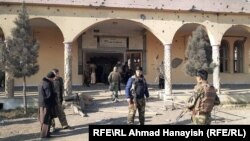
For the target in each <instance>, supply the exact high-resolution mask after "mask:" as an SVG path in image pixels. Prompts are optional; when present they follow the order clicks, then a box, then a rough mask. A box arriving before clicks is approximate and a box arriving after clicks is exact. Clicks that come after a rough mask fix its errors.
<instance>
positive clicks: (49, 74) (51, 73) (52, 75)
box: [47, 71, 55, 78]
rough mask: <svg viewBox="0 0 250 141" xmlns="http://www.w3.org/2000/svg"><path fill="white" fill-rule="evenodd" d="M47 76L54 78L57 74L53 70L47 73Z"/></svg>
mask: <svg viewBox="0 0 250 141" xmlns="http://www.w3.org/2000/svg"><path fill="white" fill-rule="evenodd" d="M47 77H48V78H54V77H55V74H54V73H53V72H52V71H51V72H49V73H48V74H47Z"/></svg>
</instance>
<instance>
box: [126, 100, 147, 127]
mask: <svg viewBox="0 0 250 141" xmlns="http://www.w3.org/2000/svg"><path fill="white" fill-rule="evenodd" d="M145 106H146V103H145V99H144V98H141V99H136V104H134V102H133V101H132V100H131V102H130V103H129V105H128V109H129V112H128V124H134V120H135V114H136V110H137V109H138V112H139V121H140V125H144V122H145Z"/></svg>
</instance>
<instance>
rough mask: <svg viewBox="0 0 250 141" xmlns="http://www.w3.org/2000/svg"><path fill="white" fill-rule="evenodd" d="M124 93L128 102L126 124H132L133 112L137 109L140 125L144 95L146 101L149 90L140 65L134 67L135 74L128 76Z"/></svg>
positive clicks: (143, 117)
mask: <svg viewBox="0 0 250 141" xmlns="http://www.w3.org/2000/svg"><path fill="white" fill-rule="evenodd" d="M125 95H126V98H127V102H128V104H129V105H128V106H129V113H128V124H134V118H135V113H136V110H137V109H138V112H139V121H140V125H144V122H145V105H146V102H145V96H146V101H147V99H148V97H149V92H148V86H147V82H146V79H145V78H144V76H143V75H142V67H136V70H135V75H133V76H131V77H130V78H129V80H128V82H127V85H126V88H125Z"/></svg>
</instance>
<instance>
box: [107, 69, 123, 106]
mask: <svg viewBox="0 0 250 141" xmlns="http://www.w3.org/2000/svg"><path fill="white" fill-rule="evenodd" d="M108 81H109V89H110V91H112V101H114V102H118V100H117V99H118V91H119V90H120V83H121V75H120V73H119V72H118V70H117V67H114V68H113V71H112V72H111V73H110V74H109V76H108Z"/></svg>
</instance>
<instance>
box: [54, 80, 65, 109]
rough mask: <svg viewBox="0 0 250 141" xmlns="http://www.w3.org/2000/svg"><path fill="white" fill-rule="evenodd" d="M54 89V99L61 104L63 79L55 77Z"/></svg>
mask: <svg viewBox="0 0 250 141" xmlns="http://www.w3.org/2000/svg"><path fill="white" fill-rule="evenodd" d="M53 83H54V91H55V93H56V101H57V102H60V103H61V104H62V101H63V79H62V77H57V78H56V79H55V80H54V81H53Z"/></svg>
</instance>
